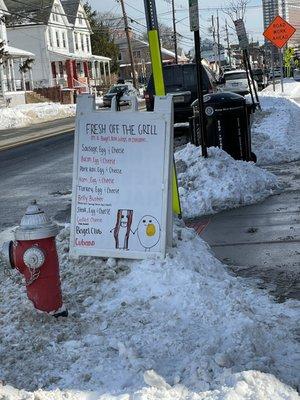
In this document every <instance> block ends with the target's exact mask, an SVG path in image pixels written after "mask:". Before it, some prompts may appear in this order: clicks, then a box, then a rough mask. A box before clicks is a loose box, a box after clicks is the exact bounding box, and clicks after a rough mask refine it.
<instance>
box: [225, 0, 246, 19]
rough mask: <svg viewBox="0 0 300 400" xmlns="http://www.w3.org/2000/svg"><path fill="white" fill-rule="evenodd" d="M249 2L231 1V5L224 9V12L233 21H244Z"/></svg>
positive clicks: (242, 0) (244, 0) (241, 0)
mask: <svg viewBox="0 0 300 400" xmlns="http://www.w3.org/2000/svg"><path fill="white" fill-rule="evenodd" d="M249 2H250V0H231V1H230V2H229V5H228V6H227V7H226V8H224V9H223V12H224V13H225V14H227V15H228V16H229V17H230V19H231V21H236V20H237V19H242V20H244V19H245V13H246V9H247V5H248V4H249Z"/></svg>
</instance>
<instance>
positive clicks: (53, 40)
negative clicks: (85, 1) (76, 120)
mask: <svg viewBox="0 0 300 400" xmlns="http://www.w3.org/2000/svg"><path fill="white" fill-rule="evenodd" d="M6 5H7V8H8V11H9V12H10V13H11V19H10V21H9V24H8V29H7V35H8V40H9V42H10V43H12V44H13V45H20V44H21V43H22V45H23V47H24V48H26V49H27V50H28V51H30V52H32V53H34V54H35V57H36V62H35V63H34V65H33V68H32V70H33V74H34V87H35V88H47V87H56V86H59V87H61V88H68V89H78V90H80V91H87V90H89V87H90V86H94V85H102V84H108V83H109V80H110V59H109V58H107V57H102V56H96V55H93V54H92V50H91V41H90V36H91V34H92V31H91V28H90V25H89V23H88V20H87V16H86V13H85V10H84V8H83V6H82V4H81V2H80V0H72V1H70V0H65V1H63V0H62V1H61V0H43V2H42V3H41V2H40V1H39V0H22V2H16V1H13V0H6Z"/></svg>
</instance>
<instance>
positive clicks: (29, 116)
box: [0, 103, 76, 130]
mask: <svg viewBox="0 0 300 400" xmlns="http://www.w3.org/2000/svg"><path fill="white" fill-rule="evenodd" d="M75 111H76V105H75V104H59V103H33V104H23V105H18V106H13V107H6V108H1V109H0V130H2V129H11V128H23V127H25V126H29V125H31V124H35V123H38V122H45V121H52V120H55V119H59V118H66V117H72V116H74V115H75Z"/></svg>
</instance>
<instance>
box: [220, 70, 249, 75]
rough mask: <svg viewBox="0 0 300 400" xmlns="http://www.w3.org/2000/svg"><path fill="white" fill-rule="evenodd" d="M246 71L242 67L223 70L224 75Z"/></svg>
mask: <svg viewBox="0 0 300 400" xmlns="http://www.w3.org/2000/svg"><path fill="white" fill-rule="evenodd" d="M245 72H246V71H245V70H244V69H233V70H232V71H225V72H224V75H225V74H226V75H231V74H241V73H245Z"/></svg>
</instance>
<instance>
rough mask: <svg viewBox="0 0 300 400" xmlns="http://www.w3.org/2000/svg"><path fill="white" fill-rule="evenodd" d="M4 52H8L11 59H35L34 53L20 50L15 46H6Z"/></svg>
mask: <svg viewBox="0 0 300 400" xmlns="http://www.w3.org/2000/svg"><path fill="white" fill-rule="evenodd" d="M4 51H7V52H8V55H9V56H10V58H20V57H28V58H35V55H34V54H33V53H30V52H29V51H26V50H22V49H18V48H17V47H13V46H4Z"/></svg>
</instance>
